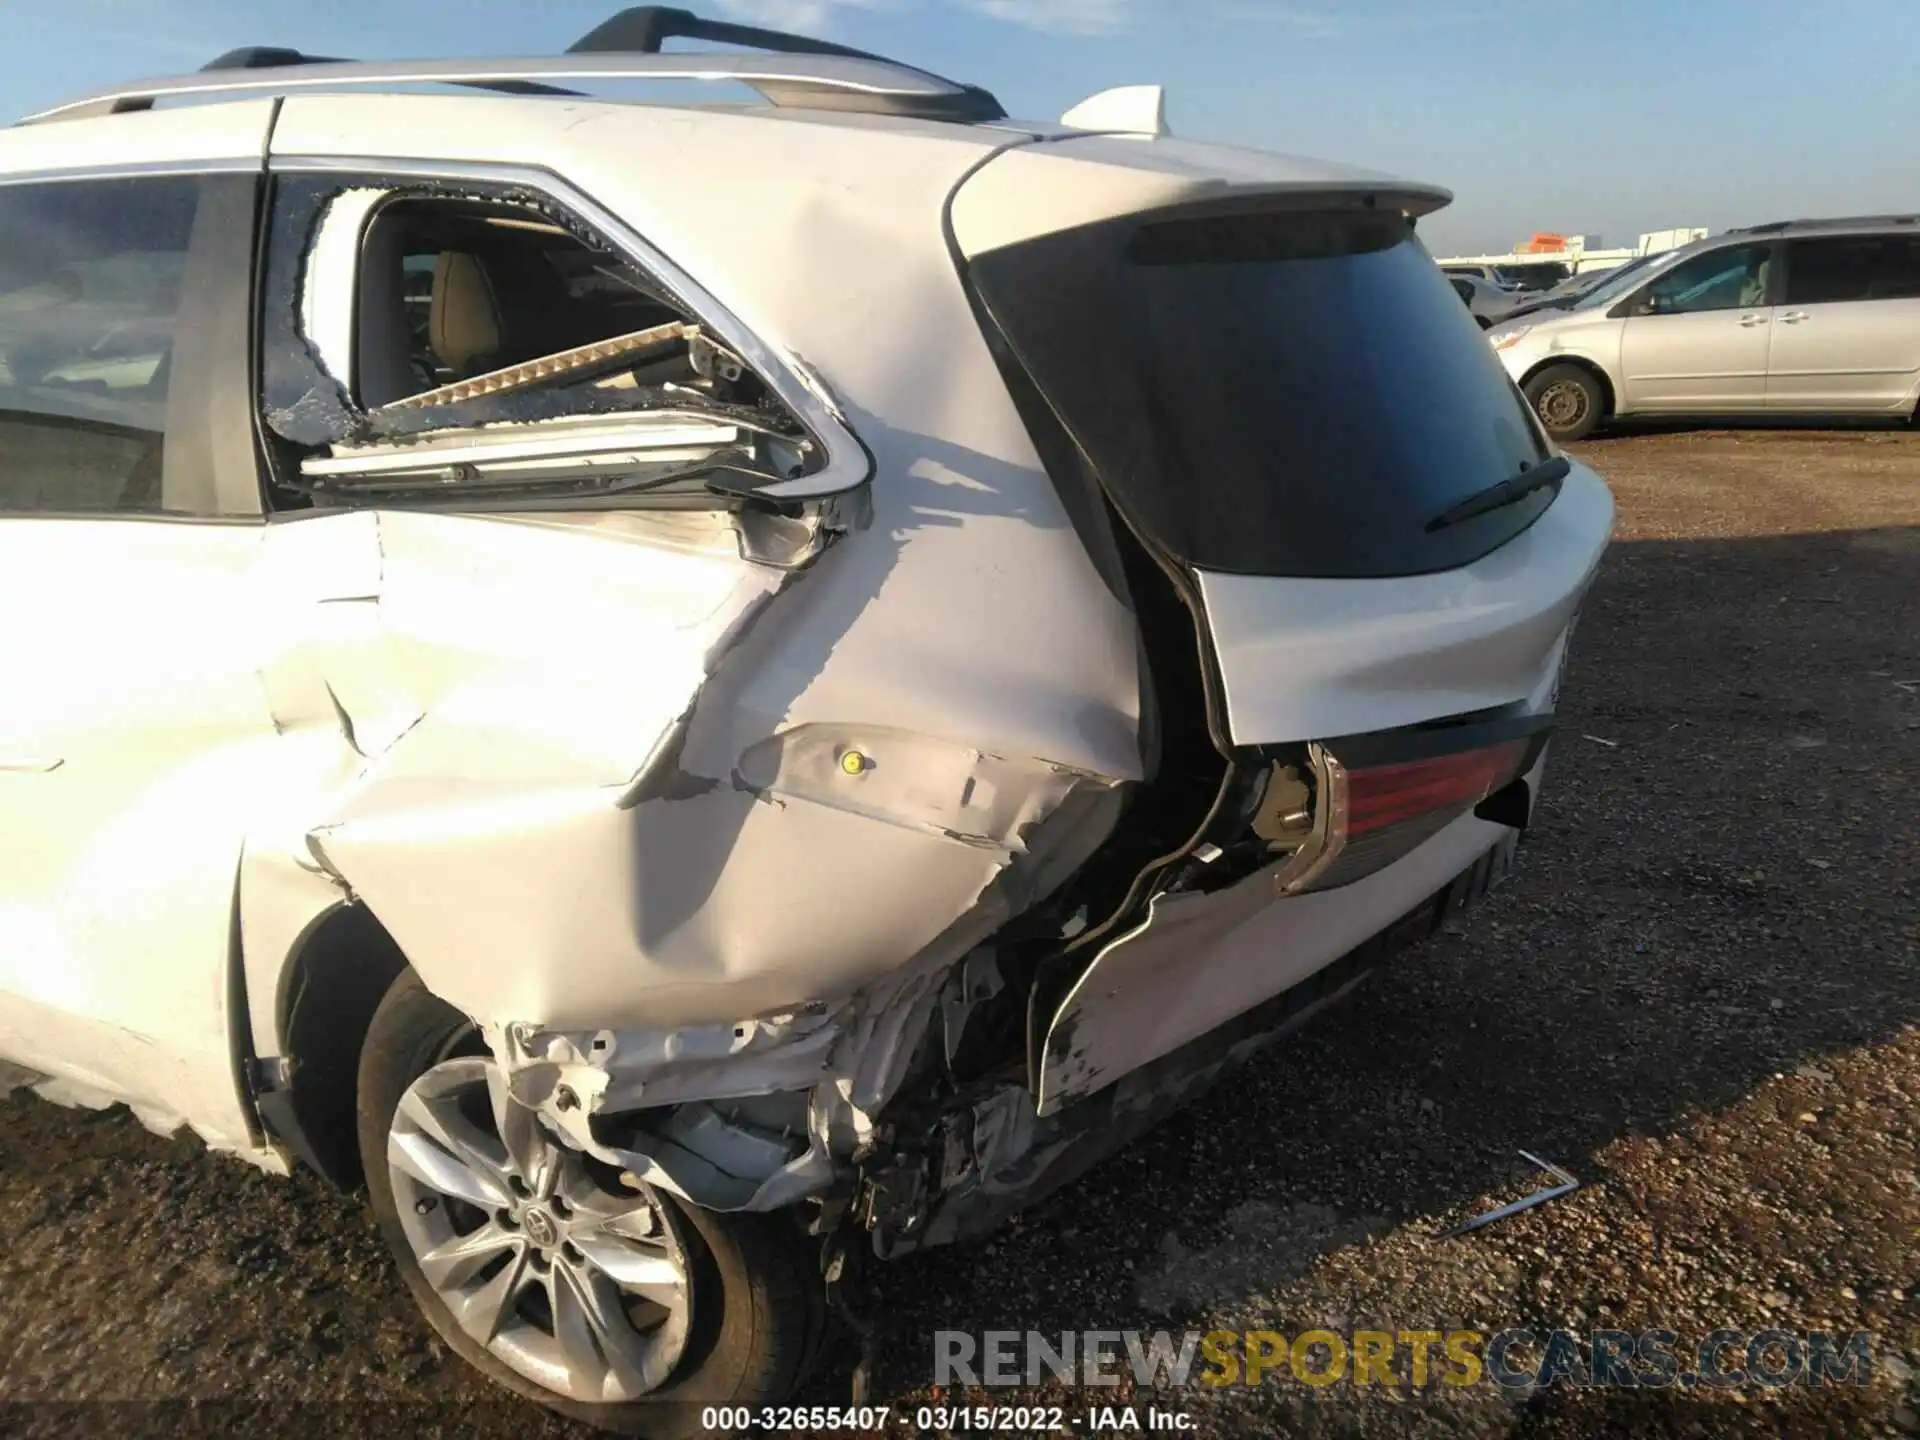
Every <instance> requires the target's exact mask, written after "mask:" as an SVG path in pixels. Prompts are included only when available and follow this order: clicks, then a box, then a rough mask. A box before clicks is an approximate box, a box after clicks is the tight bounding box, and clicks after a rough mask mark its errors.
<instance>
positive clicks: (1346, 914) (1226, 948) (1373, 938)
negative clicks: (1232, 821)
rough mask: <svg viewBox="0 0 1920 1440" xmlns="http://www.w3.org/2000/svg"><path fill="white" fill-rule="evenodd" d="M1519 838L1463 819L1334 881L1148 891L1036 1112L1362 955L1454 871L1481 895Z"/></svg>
mask: <svg viewBox="0 0 1920 1440" xmlns="http://www.w3.org/2000/svg"><path fill="white" fill-rule="evenodd" d="M1545 766H1546V758H1545V756H1544V755H1543V756H1542V757H1541V758H1540V759H1539V760H1537V761H1536V762H1535V763H1534V765H1533V768H1532V770H1531V771H1530V772H1529V773H1528V775H1527V776H1526V781H1527V788H1528V793H1529V795H1531V796H1537V795H1538V794H1539V787H1540V783H1541V780H1542V779H1543V777H1544V771H1545ZM1515 833H1516V832H1514V831H1513V830H1510V829H1508V828H1507V827H1506V826H1504V825H1497V824H1493V823H1491V822H1489V821H1486V820H1481V819H1478V818H1476V817H1475V816H1474V815H1472V814H1467V815H1462V816H1461V817H1460V818H1459V819H1457V820H1454V821H1452V822H1451V823H1449V824H1448V825H1447V826H1445V827H1444V828H1443V829H1441V830H1440V831H1439V832H1438V833H1437V834H1435V835H1433V836H1432V837H1431V838H1429V839H1428V840H1426V841H1425V842H1423V843H1422V844H1421V845H1419V846H1418V847H1416V848H1415V849H1414V850H1413V851H1411V852H1410V853H1408V854H1407V855H1406V856H1404V857H1403V858H1401V859H1400V860H1398V861H1396V862H1394V863H1393V864H1392V865H1389V866H1387V867H1386V868H1385V869H1382V870H1379V871H1377V872H1375V873H1374V874H1371V875H1368V876H1366V877H1365V878H1364V879H1360V880H1356V881H1354V882H1353V883H1352V884H1350V885H1343V886H1341V887H1340V888H1338V889H1333V890H1326V891H1321V892H1318V893H1314V894H1306V895H1292V896H1287V897H1285V898H1282V897H1281V896H1280V895H1279V894H1278V892H1277V889H1276V885H1275V875H1276V873H1277V871H1278V870H1279V868H1280V867H1279V866H1275V867H1272V868H1269V869H1266V870H1261V871H1258V872H1256V873H1255V874H1253V875H1250V876H1248V877H1247V878H1246V879H1244V880H1242V881H1240V882H1239V883H1238V884H1236V885H1232V886H1229V887H1228V888H1226V889H1224V890H1218V891H1215V892H1213V893H1211V894H1176V895H1170V896H1163V897H1161V898H1159V899H1156V900H1155V901H1154V903H1153V905H1152V907H1151V909H1150V911H1149V914H1148V918H1147V920H1146V922H1145V923H1144V924H1142V925H1140V926H1139V927H1137V928H1136V929H1134V930H1133V931H1131V932H1129V933H1128V934H1126V935H1123V936H1121V937H1120V938H1119V939H1117V940H1114V941H1113V942H1111V943H1110V944H1108V945H1107V946H1106V947H1105V948H1104V949H1103V950H1102V951H1101V952H1100V954H1099V956H1098V957H1097V958H1096V959H1095V960H1094V962H1093V963H1092V964H1091V965H1089V966H1088V967H1087V970H1086V972H1085V973H1084V974H1083V975H1082V976H1081V977H1080V980H1079V982H1078V983H1077V984H1076V985H1075V986H1074V988H1073V990H1072V991H1071V992H1070V993H1069V994H1068V996H1067V998H1066V999H1065V1000H1064V1001H1063V1002H1062V1003H1061V1005H1060V1008H1059V1010H1058V1012H1057V1013H1056V1015H1055V1017H1054V1020H1053V1023H1052V1024H1051V1025H1050V1026H1049V1027H1048V1031H1047V1038H1046V1043H1045V1046H1044V1049H1043V1051H1042V1055H1041V1064H1040V1071H1039V1094H1038V1096H1037V1110H1038V1113H1039V1115H1040V1116H1041V1117H1043V1118H1044V1117H1046V1116H1048V1115H1052V1114H1054V1113H1056V1112H1058V1111H1060V1110H1061V1109H1062V1108H1064V1107H1067V1106H1070V1105H1073V1104H1074V1103H1076V1102H1078V1101H1082V1100H1084V1099H1086V1098H1087V1097H1088V1096H1090V1095H1093V1094H1096V1093H1097V1092H1099V1091H1101V1090H1104V1089H1106V1088H1107V1087H1108V1086H1111V1085H1114V1084H1115V1083H1116V1082H1119V1081H1121V1080H1122V1078H1123V1077H1126V1076H1128V1075H1130V1074H1131V1072H1133V1071H1136V1070H1138V1069H1140V1068H1141V1067H1142V1066H1144V1065H1147V1064H1148V1063H1149V1062H1152V1061H1155V1060H1158V1059H1159V1058H1161V1057H1163V1056H1167V1055H1170V1054H1172V1053H1174V1052H1175V1051H1178V1050H1180V1049H1182V1048H1183V1047H1184V1046H1187V1045H1188V1044H1190V1043H1193V1042H1195V1041H1202V1040H1206V1039H1209V1038H1210V1037H1211V1036H1212V1035H1213V1034H1214V1032H1216V1031H1219V1030H1220V1029H1221V1028H1222V1027H1223V1026H1226V1025H1228V1024H1229V1022H1232V1021H1235V1020H1236V1019H1237V1018H1238V1017H1241V1016H1243V1015H1246V1014H1248V1013H1249V1012H1252V1011H1255V1010H1257V1009H1259V1008H1261V1007H1263V1006H1264V1005H1266V1004H1267V1003H1269V1002H1270V1001H1272V1000H1273V999H1275V998H1276V997H1284V996H1285V995H1286V994H1287V993H1288V992H1291V991H1293V990H1295V989H1298V988H1301V987H1302V986H1304V985H1305V984H1306V983H1307V982H1309V981H1311V980H1313V979H1314V978H1315V977H1316V976H1318V975H1319V974H1320V972H1322V971H1324V970H1326V969H1328V968H1329V967H1330V966H1333V965H1334V964H1335V963H1336V962H1337V961H1340V960H1341V959H1342V958H1343V957H1349V956H1352V955H1354V954H1360V953H1366V952H1368V951H1369V950H1370V949H1371V948H1375V942H1377V941H1378V940H1379V938H1380V936H1381V935H1382V934H1383V933H1392V932H1394V931H1396V930H1397V929H1399V928H1401V927H1403V926H1404V925H1405V924H1406V923H1407V921H1406V918H1405V917H1418V916H1419V915H1421V914H1422V913H1423V912H1424V911H1425V910H1426V909H1428V908H1430V907H1431V906H1433V905H1434V904H1435V903H1436V900H1437V898H1439V897H1444V896H1446V895H1448V894H1449V893H1451V892H1453V891H1454V890H1455V889H1456V888H1458V887H1459V886H1460V885H1461V883H1462V877H1468V878H1469V879H1470V878H1471V877H1474V876H1475V875H1478V876H1480V879H1479V881H1478V882H1477V888H1475V887H1474V886H1473V885H1469V887H1468V888H1470V889H1473V890H1474V893H1475V894H1476V895H1477V894H1479V893H1484V891H1485V890H1486V888H1487V885H1488V883H1490V878H1489V877H1492V878H1497V875H1499V874H1504V873H1505V867H1506V861H1505V858H1504V857H1506V856H1509V855H1510V854H1511V851H1512V841H1513V839H1514V837H1515ZM1494 855H1499V856H1501V857H1503V858H1501V859H1500V860H1498V861H1495V860H1492V859H1489V858H1488V857H1490V856H1494ZM1416 928H1417V922H1416ZM1316 989H1317V987H1316Z"/></svg>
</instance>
